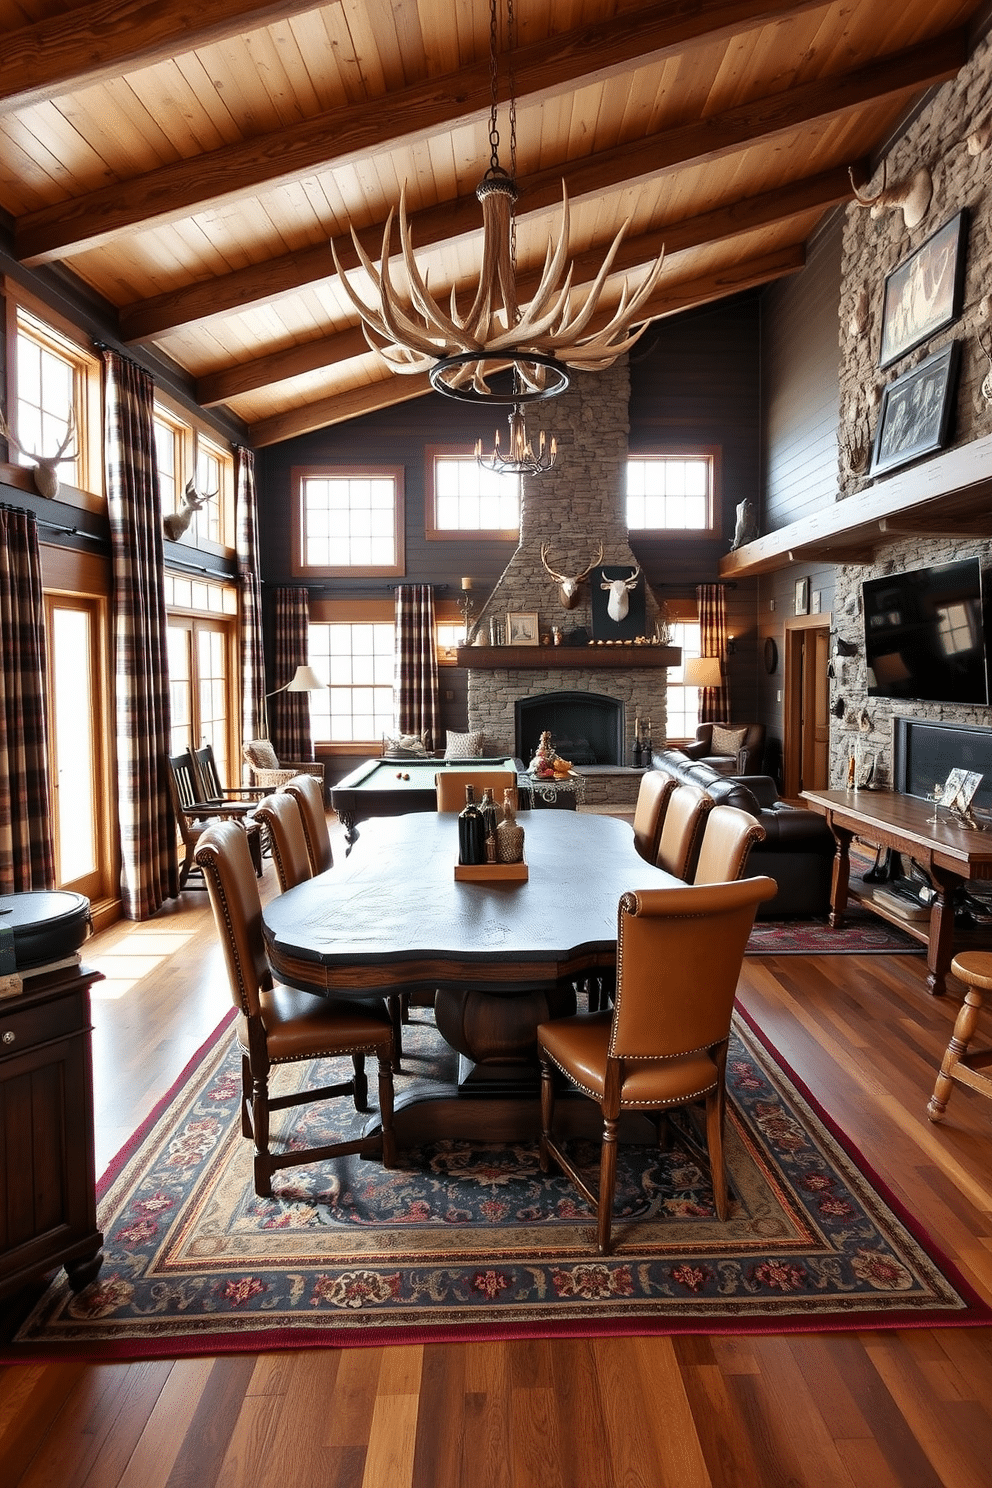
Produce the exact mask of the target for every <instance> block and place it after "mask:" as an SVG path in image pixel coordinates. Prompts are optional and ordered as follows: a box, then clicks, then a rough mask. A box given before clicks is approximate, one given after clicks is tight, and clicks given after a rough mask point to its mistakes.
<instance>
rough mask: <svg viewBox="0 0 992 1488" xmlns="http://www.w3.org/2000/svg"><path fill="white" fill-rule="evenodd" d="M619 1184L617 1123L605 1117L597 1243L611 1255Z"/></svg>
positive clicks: (600, 1162)
mask: <svg viewBox="0 0 992 1488" xmlns="http://www.w3.org/2000/svg"><path fill="white" fill-rule="evenodd" d="M616 1186H617V1123H616V1121H615V1120H614V1119H613V1118H611V1117H604V1119H603V1145H602V1147H601V1148H600V1153H599V1203H598V1204H597V1206H596V1218H597V1221H598V1223H597V1226H596V1243H597V1245H598V1247H599V1253H600V1255H609V1252H610V1230H611V1227H612V1223H613V1196H614V1193H615V1192H616Z"/></svg>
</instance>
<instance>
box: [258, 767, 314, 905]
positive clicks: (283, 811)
mask: <svg viewBox="0 0 992 1488" xmlns="http://www.w3.org/2000/svg"><path fill="white" fill-rule="evenodd" d="M255 815H256V816H257V817H258V819H259V821H262V822H264V823H265V825H266V826H267V827H268V829H269V833H270V835H271V838H272V861H273V862H274V863H275V865H276V873H277V875H278V878H279V887H280V888H281V889H282V891H283V893H285V892H286V890H287V889H293V888H295V887H296V885H297V884H298V883H303V882H304V881H305V880H306V879H308V878H312V877H313V871H312V869H311V867H310V854H309V852H308V851H307V839H306V837H305V836H304V834H303V817H302V816H301V814H300V803H299V801H298V800H297V799H296V797H295V796H288V795H287V794H286V793H285V791H277V792H276V794H275V795H273V796H266V797H265V799H264V801H260V802H259V804H258V809H257V811H256V812H255Z"/></svg>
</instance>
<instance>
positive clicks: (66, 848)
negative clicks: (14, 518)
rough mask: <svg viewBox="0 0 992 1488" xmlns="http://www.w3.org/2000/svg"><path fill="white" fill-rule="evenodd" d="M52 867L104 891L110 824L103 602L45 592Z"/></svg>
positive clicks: (81, 888)
mask: <svg viewBox="0 0 992 1488" xmlns="http://www.w3.org/2000/svg"><path fill="white" fill-rule="evenodd" d="M45 622H46V628H47V631H48V671H49V679H50V687H49V696H48V707H49V734H50V740H51V749H50V757H49V771H50V774H51V783H52V807H53V822H52V825H53V835H54V839H55V874H56V883H57V884H58V886H59V888H72V889H73V890H74V891H75V892H76V893H81V894H85V895H86V896H87V897H88V898H89V899H91V900H94V901H95V900H99V899H102V898H103V897H104V894H105V893H106V891H107V884H108V880H109V856H110V845H109V844H110V839H111V828H110V825H109V822H108V819H107V818H108V793H107V786H106V769H105V763H104V757H103V747H102V746H103V733H102V722H103V712H104V699H103V687H102V680H101V679H102V672H101V641H100V638H101V632H102V626H103V623H104V616H103V611H102V608H101V602H100V600H98V599H95V598H92V599H91V598H86V597H83V596H81V595H80V596H76V597H70V596H62V595H47V596H46V599H45Z"/></svg>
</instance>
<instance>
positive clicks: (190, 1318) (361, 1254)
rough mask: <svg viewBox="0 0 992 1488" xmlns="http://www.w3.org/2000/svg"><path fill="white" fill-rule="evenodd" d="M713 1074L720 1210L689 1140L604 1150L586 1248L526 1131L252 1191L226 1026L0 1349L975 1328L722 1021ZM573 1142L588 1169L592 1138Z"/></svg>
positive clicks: (571, 1195) (926, 1253) (438, 1068)
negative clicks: (721, 1164)
mask: <svg viewBox="0 0 992 1488" xmlns="http://www.w3.org/2000/svg"><path fill="white" fill-rule="evenodd" d="M452 1057H453V1056H452V1054H451V1051H450V1049H448V1048H447V1046H446V1045H445V1044H444V1043H443V1041H442V1040H441V1039H440V1036H439V1035H438V1033H437V1031H436V1029H435V1028H434V1026H433V1022H432V1020H431V1019H430V1018H429V1016H427V1015H424V1016H423V1017H422V1019H421V1020H420V1021H419V1022H417V1023H414V1024H412V1025H410V1026H409V1028H408V1029H407V1030H406V1032H405V1036H404V1067H405V1071H407V1073H404V1074H403V1075H401V1076H399V1077H398V1082H399V1085H400V1087H401V1088H402V1087H403V1085H404V1084H405V1083H407V1082H408V1081H409V1080H410V1079H413V1078H419V1079H423V1078H425V1077H428V1078H429V1077H431V1076H433V1077H435V1078H436V1077H444V1078H448V1077H450V1074H451V1062H452ZM322 1063H323V1064H324V1065H325V1066H328V1065H331V1064H333V1063H334V1061H323V1062H322ZM331 1076H332V1071H331V1070H330V1069H328V1068H325V1069H324V1070H323V1071H320V1070H318V1069H314V1068H312V1067H294V1068H293V1069H289V1068H287V1069H284V1070H281V1071H279V1078H280V1080H284V1079H286V1078H287V1077H296V1078H299V1079H300V1081H301V1082H309V1081H311V1080H314V1081H316V1082H319V1083H325V1082H326V1081H327V1079H328V1078H329V1077H331ZM727 1083H728V1091H729V1096H730V1101H729V1112H728V1123H727V1128H728V1129H727V1159H728V1173H729V1177H730V1182H731V1186H732V1192H733V1199H732V1212H731V1217H730V1219H729V1221H728V1222H727V1223H723V1224H722V1223H720V1222H719V1221H718V1220H717V1218H716V1215H715V1212H714V1209H713V1195H712V1190H711V1186H710V1182H709V1177H708V1172H707V1168H706V1164H705V1162H701V1161H700V1160H699V1159H698V1157H697V1151H696V1149H695V1147H694V1145H693V1143H692V1141H691V1140H690V1139H689V1137H690V1135H691V1134H690V1133H688V1132H686V1133H679V1134H677V1135H676V1139H675V1141H674V1142H673V1144H672V1146H671V1148H670V1149H669V1150H665V1151H662V1150H660V1149H659V1148H658V1147H657V1146H645V1147H638V1146H629V1145H627V1144H621V1148H620V1162H619V1172H618V1185H617V1204H616V1209H615V1224H614V1233H615V1237H616V1241H617V1248H616V1251H615V1253H614V1254H612V1255H611V1256H609V1257H606V1258H603V1257H600V1256H599V1255H598V1254H597V1252H596V1249H595V1243H594V1227H593V1223H592V1220H591V1216H590V1215H589V1213H588V1210H587V1209H586V1207H585V1205H584V1204H583V1203H582V1202H581V1200H580V1199H579V1198H578V1196H577V1194H576V1192H575V1190H574V1189H573V1188H572V1186H571V1184H570V1183H569V1182H568V1181H567V1180H566V1179H565V1178H564V1177H562V1176H561V1175H560V1174H550V1175H544V1174H542V1173H541V1171H540V1168H539V1166H538V1162H537V1143H536V1140H535V1141H534V1142H526V1143H514V1144H507V1145H502V1146H500V1145H487V1144H484V1143H469V1142H440V1143H437V1144H435V1145H434V1146H432V1147H425V1148H422V1149H418V1150H416V1151H410V1152H404V1153H402V1154H401V1166H400V1167H399V1168H397V1169H394V1170H391V1171H388V1172H387V1171H386V1170H384V1169H383V1168H382V1167H380V1166H379V1165H378V1164H377V1163H376V1162H366V1161H361V1160H359V1159H356V1158H350V1159H343V1160H339V1161H337V1162H328V1163H324V1164H321V1165H314V1166H311V1167H301V1168H297V1169H289V1170H286V1171H284V1172H283V1173H281V1174H277V1175H276V1177H275V1179H274V1186H275V1195H274V1197H273V1198H271V1199H259V1198H257V1197H256V1195H255V1193H254V1191H253V1188H252V1183H251V1170H252V1164H251V1146H250V1143H249V1142H247V1141H246V1140H245V1139H244V1138H243V1137H242V1136H241V1134H240V1120H239V1093H240V1058H239V1056H238V1054H237V1051H236V1048H235V1047H234V1043H233V1038H232V1035H231V1032H230V1030H229V1028H227V1027H223V1026H222V1028H221V1029H219V1030H218V1031H217V1033H216V1034H215V1035H214V1037H213V1038H212V1039H211V1040H210V1041H209V1042H208V1044H207V1045H205V1046H204V1048H203V1049H202V1050H201V1051H200V1053H199V1054H198V1056H197V1057H196V1058H195V1059H194V1060H193V1061H192V1062H191V1064H190V1066H189V1067H188V1068H187V1070H186V1071H185V1072H184V1075H183V1077H182V1078H181V1080H180V1081H179V1082H178V1084H177V1086H176V1088H175V1090H174V1091H173V1092H171V1094H170V1096H169V1097H168V1098H167V1100H166V1101H165V1102H164V1103H163V1104H162V1106H161V1108H160V1109H159V1110H158V1111H157V1112H156V1113H155V1114H154V1115H153V1117H152V1118H151V1119H150V1120H149V1122H148V1123H146V1125H145V1127H144V1128H143V1129H142V1130H141V1131H140V1132H139V1133H138V1134H137V1135H136V1137H135V1138H134V1140H133V1142H132V1143H131V1144H130V1145H129V1147H128V1148H127V1149H126V1150H125V1151H124V1153H122V1154H121V1156H120V1158H119V1159H118V1160H117V1162H116V1163H115V1164H114V1165H113V1166H112V1168H111V1170H110V1171H109V1172H108V1174H107V1175H106V1177H105V1179H104V1180H103V1183H102V1185H101V1200H100V1224H101V1227H102V1229H103V1231H104V1234H105V1237H106V1238H105V1257H106V1258H105V1261H104V1264H103V1268H102V1271H101V1273H100V1276H99V1277H98V1279H97V1280H96V1281H95V1282H94V1283H92V1284H91V1285H90V1286H89V1287H87V1288H86V1289H85V1290H84V1291H82V1292H81V1293H79V1294H78V1295H74V1294H73V1293H72V1292H71V1291H70V1290H69V1288H68V1286H67V1284H66V1280H65V1277H64V1274H63V1273H61V1272H60V1273H59V1275H58V1277H57V1278H56V1279H55V1281H54V1282H53V1283H52V1285H51V1286H50V1287H49V1288H48V1290H47V1291H46V1292H45V1294H44V1295H43V1296H42V1297H41V1299H40V1301H39V1302H38V1303H37V1305H36V1306H35V1307H34V1308H33V1310H32V1311H31V1313H30V1315H29V1316H28V1317H27V1318H26V1319H25V1320H24V1321H23V1323H22V1324H21V1325H20V1327H19V1328H18V1329H17V1331H16V1334H15V1336H14V1337H13V1338H12V1339H11V1340H10V1341H9V1342H8V1343H7V1344H6V1346H3V1347H2V1348H0V1357H2V1359H3V1360H5V1361H13V1360H27V1359H30V1358H38V1357H41V1358H46V1359H52V1358H62V1357H65V1358H69V1357H71V1358H73V1359H79V1358H94V1359H111V1360H124V1359H136V1358H148V1357H160V1356H165V1357H175V1356H181V1355H185V1354H195V1353H205V1354H218V1353H224V1352H230V1351H237V1350H251V1351H258V1350H270V1349H275V1348H288V1347H322V1346H337V1347H342V1346H355V1345H363V1344H366V1345H373V1344H374V1345H379V1344H385V1343H397V1342H410V1343H412V1342H424V1341H436V1340H439V1339H442V1338H446V1339H453V1338H496V1337H501V1338H502V1337H506V1338H513V1337H517V1338H519V1337H553V1336H562V1335H568V1334H571V1335H596V1334H636V1333H655V1332H658V1333H677V1332H690V1333H747V1332H751V1331H757V1332H783V1331H790V1330H816V1331H821V1330H824V1329H833V1328H845V1329H851V1328H905V1327H912V1326H927V1327H937V1326H941V1327H946V1326H948V1325H969V1324H978V1323H988V1322H989V1321H990V1319H992V1312H990V1310H989V1308H988V1307H987V1306H986V1305H985V1304H984V1303H983V1302H982V1301H981V1300H980V1298H979V1297H978V1296H976V1294H975V1293H974V1292H973V1291H972V1290H971V1288H970V1287H969V1286H968V1285H967V1284H966V1283H965V1282H964V1280H963V1279H962V1278H961V1277H960V1276H958V1275H957V1274H956V1272H955V1270H954V1268H953V1267H952V1266H951V1265H950V1264H949V1262H948V1261H947V1260H946V1259H944V1258H943V1257H941V1255H940V1253H939V1251H938V1250H937V1249H936V1247H935V1246H934V1245H933V1243H932V1241H930V1240H928V1239H927V1238H926V1237H925V1236H924V1235H923V1234H921V1232H920V1230H919V1228H918V1226H917V1225H916V1224H915V1223H914V1221H913V1220H912V1218H911V1217H910V1216H908V1215H907V1214H905V1213H904V1212H902V1211H901V1210H900V1208H899V1206H898V1205H897V1204H896V1203H895V1202H894V1201H893V1200H892V1198H891V1197H889V1196H888V1195H887V1194H886V1192H885V1190H884V1187H883V1185H882V1183H881V1182H880V1181H879V1179H878V1178H877V1177H875V1176H874V1175H872V1174H871V1173H869V1172H867V1171H866V1169H865V1168H864V1165H863V1164H862V1163H861V1162H860V1161H859V1160H858V1158H857V1155H856V1154H854V1153H852V1152H851V1151H850V1150H849V1149H848V1148H847V1147H846V1145H845V1144H844V1143H843V1141H842V1140H841V1139H840V1138H839V1136H838V1134H837V1132H836V1131H834V1130H832V1129H831V1127H830V1125H829V1123H828V1122H827V1121H826V1120H825V1119H824V1118H823V1117H822V1116H821V1115H820V1114H818V1113H817V1111H816V1109H815V1105H814V1102H813V1100H812V1098H811V1097H810V1095H809V1092H808V1091H804V1090H803V1089H802V1088H801V1086H800V1085H799V1083H798V1082H797V1081H795V1080H794V1079H792V1078H791V1077H790V1076H789V1074H788V1073H787V1071H786V1070H784V1069H783V1067H782V1065H781V1063H780V1062H779V1061H778V1060H777V1059H776V1058H775V1056H774V1054H773V1053H772V1052H771V1051H770V1050H769V1049H768V1048H767V1047H766V1046H765V1044H764V1042H763V1041H762V1039H761V1038H760V1037H759V1036H758V1034H757V1033H756V1031H755V1030H754V1029H753V1028H752V1027H750V1026H749V1024H748V1023H747V1022H746V1021H745V1019H744V1018H743V1017H739V1018H738V1019H737V1021H736V1028H735V1033H734V1037H733V1041H732V1049H731V1054H730V1059H729V1062H728V1071H727ZM281 1116H282V1118H283V1119H284V1121H285V1122H286V1123H287V1124H286V1125H283V1126H282V1127H281V1134H282V1135H283V1136H286V1137H288V1140H290V1141H292V1142H297V1143H299V1144H301V1145H306V1146H310V1145H314V1144H315V1143H317V1142H321V1141H325V1140H328V1139H331V1138H332V1136H333V1134H335V1133H336V1134H338V1135H342V1134H343V1133H344V1132H345V1131H346V1130H349V1129H354V1126H355V1124H356V1123H357V1122H359V1121H361V1120H362V1119H363V1118H361V1117H359V1116H357V1115H356V1113H354V1112H353V1111H351V1110H350V1107H349V1103H348V1102H347V1101H338V1102H334V1103H324V1104H322V1105H317V1106H310V1107H307V1106H303V1107H299V1108H297V1109H296V1111H295V1112H285V1113H281ZM578 1145H579V1148H580V1157H581V1158H582V1160H583V1162H585V1163H588V1165H589V1167H590V1169H591V1170H592V1171H593V1172H595V1169H596V1164H597V1161H598V1148H597V1146H595V1145H593V1144H586V1149H585V1151H584V1153H583V1152H582V1150H581V1144H578Z"/></svg>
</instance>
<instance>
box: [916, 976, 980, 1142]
mask: <svg viewBox="0 0 992 1488" xmlns="http://www.w3.org/2000/svg"><path fill="white" fill-rule="evenodd" d="M951 971H952V972H953V973H954V975H955V976H956V977H957V978H958V980H959V981H962V982H964V984H965V986H966V987H967V988H968V991H967V992H966V993H965V999H964V1002H963V1004H962V1006H961V1011H960V1012H959V1013H958V1015H957V1018H956V1020H955V1023H954V1032H953V1033H952V1034H951V1041H950V1043H949V1044H948V1046H947V1048H946V1050H945V1051H944V1057H943V1059H942V1060H941V1063H940V1074H939V1075H938V1076H937V1083H936V1084H935V1085H934V1087H933V1095H932V1096H931V1097H930V1100H929V1101H928V1103H927V1115H928V1116H929V1118H930V1120H931V1121H939V1120H940V1118H941V1117H942V1116H943V1114H944V1112H945V1111H946V1110H947V1102H948V1100H949V1099H950V1094H951V1087H952V1085H953V1082H954V1081H955V1080H958V1081H959V1082H960V1083H961V1084H962V1085H969V1086H970V1087H971V1089H972V1090H977V1091H978V1093H979V1095H984V1096H987V1097H988V1098H989V1099H992V1077H990V1076H989V1075H986V1074H984V1073H983V1071H984V1070H985V1068H986V1066H987V1065H992V1049H986V1050H983V1051H980V1052H978V1053H975V1054H969V1053H968V1045H969V1044H970V1043H971V1038H972V1035H973V1034H974V1032H975V1024H976V1023H977V1022H978V1013H979V1009H980V1008H981V1006H982V994H983V993H985V992H992V952H989V951H966V952H965V953H964V954H963V955H960V956H955V957H954V960H953V961H952V962H951Z"/></svg>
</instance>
